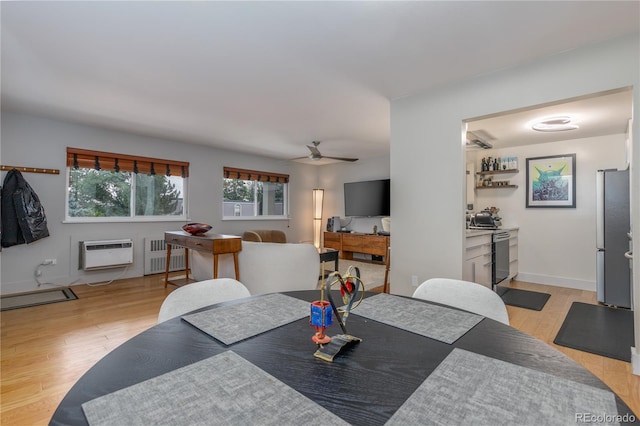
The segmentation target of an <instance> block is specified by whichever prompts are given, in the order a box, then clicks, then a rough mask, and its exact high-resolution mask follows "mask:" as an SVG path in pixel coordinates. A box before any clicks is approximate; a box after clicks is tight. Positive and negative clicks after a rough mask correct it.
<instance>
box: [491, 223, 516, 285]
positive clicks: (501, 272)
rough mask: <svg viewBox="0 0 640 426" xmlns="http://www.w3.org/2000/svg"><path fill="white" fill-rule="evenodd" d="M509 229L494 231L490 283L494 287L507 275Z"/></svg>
mask: <svg viewBox="0 0 640 426" xmlns="http://www.w3.org/2000/svg"><path fill="white" fill-rule="evenodd" d="M509 238H511V234H510V233H509V231H495V232H494V233H493V236H492V244H491V284H492V286H493V287H494V290H495V286H496V285H498V284H499V283H501V282H502V281H504V280H505V279H507V277H508V276H509Z"/></svg>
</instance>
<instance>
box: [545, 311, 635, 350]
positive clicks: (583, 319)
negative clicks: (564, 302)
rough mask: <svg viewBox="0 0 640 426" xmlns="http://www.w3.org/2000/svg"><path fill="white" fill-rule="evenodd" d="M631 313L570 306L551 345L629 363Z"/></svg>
mask: <svg viewBox="0 0 640 426" xmlns="http://www.w3.org/2000/svg"><path fill="white" fill-rule="evenodd" d="M633 341H634V338H633V311H630V310H626V309H616V308H609V307H606V306H601V305H589V304H587V303H580V302H573V304H572V305H571V308H570V309H569V312H568V313H567V317H566V318H565V319H564V322H563V323H562V327H560V331H559V332H558V335H557V336H556V338H555V340H554V341H553V343H555V344H556V345H560V346H566V347H568V348H572V349H577V350H579V351H584V352H589V353H592V354H597V355H602V356H606V357H607V358H614V359H619V360H621V361H627V362H631V347H632V346H634V343H633Z"/></svg>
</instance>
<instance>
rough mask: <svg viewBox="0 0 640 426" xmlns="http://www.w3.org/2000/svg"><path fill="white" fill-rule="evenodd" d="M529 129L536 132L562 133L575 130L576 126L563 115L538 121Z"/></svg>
mask: <svg viewBox="0 0 640 426" xmlns="http://www.w3.org/2000/svg"><path fill="white" fill-rule="evenodd" d="M531 128H532V129H533V130H535V131H537V132H564V131H566V130H576V129H577V128H578V125H577V124H574V123H572V122H571V117H569V116H567V115H563V116H558V117H548V118H543V119H541V120H538V121H536V122H535V123H533V125H532V126H531Z"/></svg>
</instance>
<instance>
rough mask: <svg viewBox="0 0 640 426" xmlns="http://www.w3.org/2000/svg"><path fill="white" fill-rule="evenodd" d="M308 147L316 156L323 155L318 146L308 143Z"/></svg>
mask: <svg viewBox="0 0 640 426" xmlns="http://www.w3.org/2000/svg"><path fill="white" fill-rule="evenodd" d="M307 148H309V151H311V155H313V156H314V157H322V154H320V151H318V148H316V147H315V146H313V145H307Z"/></svg>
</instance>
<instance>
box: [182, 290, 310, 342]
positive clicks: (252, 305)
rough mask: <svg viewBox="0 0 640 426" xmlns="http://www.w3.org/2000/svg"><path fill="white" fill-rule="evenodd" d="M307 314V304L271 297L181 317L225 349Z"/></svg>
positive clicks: (286, 298)
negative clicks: (217, 341) (216, 340)
mask: <svg viewBox="0 0 640 426" xmlns="http://www.w3.org/2000/svg"><path fill="white" fill-rule="evenodd" d="M310 311H311V308H310V304H309V302H305V301H303V300H300V299H296V298H295V297H291V296H287V295H284V294H280V293H272V294H266V295H264V296H257V297H253V298H251V299H248V300H246V301H242V302H239V303H236V304H233V305H226V306H220V307H218V308H214V309H209V310H206V311H202V312H198V313H196V314H191V315H185V316H183V317H182V319H183V320H185V321H187V322H188V323H189V324H191V325H193V326H194V327H196V328H198V329H200V330H201V331H203V332H205V333H207V334H208V335H209V336H211V337H213V338H215V339H218V340H220V341H221V342H222V343H224V344H225V345H231V344H233V343H236V342H239V341H240V340H244V339H248V338H249V337H253V336H255V335H258V334H260V333H264V332H266V331H269V330H272V329H274V328H277V327H280V326H283V325H285V324H289V323H290V322H293V321H296V320H299V319H300V318H304V317H306V316H309V314H310Z"/></svg>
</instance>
